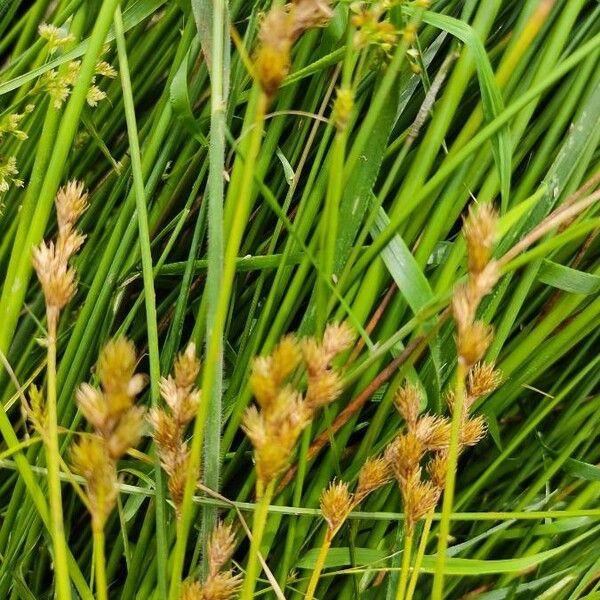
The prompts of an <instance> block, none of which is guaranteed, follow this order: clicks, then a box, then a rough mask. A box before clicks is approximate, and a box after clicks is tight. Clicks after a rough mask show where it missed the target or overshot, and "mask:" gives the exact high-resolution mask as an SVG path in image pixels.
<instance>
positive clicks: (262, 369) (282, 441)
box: [242, 323, 353, 496]
mask: <svg viewBox="0 0 600 600" xmlns="http://www.w3.org/2000/svg"><path fill="white" fill-rule="evenodd" d="M352 340H353V335H352V332H351V330H350V328H349V327H348V326H347V325H345V324H344V323H340V324H332V325H328V326H327V328H326V330H325V333H324V335H323V339H322V340H321V341H317V340H316V339H314V338H308V339H305V340H303V341H302V343H301V344H300V343H299V342H298V341H297V340H296V338H294V337H293V336H286V337H284V338H283V339H282V340H281V341H280V342H279V344H278V345H277V346H276V347H275V348H274V350H273V352H272V353H271V354H270V355H269V356H261V357H258V358H256V359H254V362H253V365H252V374H251V376H250V387H251V388H252V392H253V394H254V397H255V398H256V403H257V405H258V406H251V407H249V408H248V409H247V410H246V413H245V415H244V419H243V424H242V426H243V429H244V432H245V433H246V435H247V436H248V438H249V439H250V441H251V442H252V445H253V446H254V460H255V464H256V473H257V492H258V495H259V496H260V495H262V492H263V491H264V489H265V488H266V487H267V486H268V485H269V484H270V483H271V482H272V481H274V479H275V478H276V477H277V476H278V475H279V474H280V472H281V471H282V469H284V468H285V467H286V465H287V464H288V462H289V459H290V456H291V454H292V453H293V450H294V448H295V446H296V442H297V441H298V438H299V436H300V434H301V433H302V430H303V429H304V428H305V427H306V426H307V425H308V423H310V421H311V420H312V418H313V416H314V414H315V411H316V410H317V409H318V408H320V407H322V406H324V405H326V404H329V403H331V402H333V401H334V400H335V399H336V398H337V397H338V396H339V394H340V392H341V390H342V386H341V380H340V377H339V374H338V372H337V371H336V370H335V369H334V368H333V365H332V361H333V360H334V358H335V357H336V356H338V355H339V354H340V353H342V352H343V351H344V350H346V349H347V348H348V347H349V346H350V344H351V343H352ZM301 366H302V367H303V370H305V371H306V375H307V386H306V392H305V394H303V393H302V392H301V391H299V390H298V389H296V388H295V387H294V386H292V385H291V384H290V383H288V380H289V379H290V377H291V376H292V375H293V374H294V373H295V372H296V371H297V370H298V369H299V368H300V367H301Z"/></svg>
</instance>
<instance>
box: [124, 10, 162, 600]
mask: <svg viewBox="0 0 600 600" xmlns="http://www.w3.org/2000/svg"><path fill="white" fill-rule="evenodd" d="M114 22H115V37H116V42H117V51H118V55H119V67H120V69H119V70H120V72H121V85H122V89H123V105H124V109H125V119H126V121H127V134H128V137H129V151H130V154H131V172H132V176H133V187H134V193H135V205H136V214H137V220H138V229H139V238H140V254H141V257H142V277H143V281H144V303H145V307H146V323H147V328H148V353H149V355H150V401H151V404H152V406H157V404H158V399H159V381H160V356H159V348H158V325H157V316H156V295H155V291H154V276H153V267H152V254H151V251H150V233H149V228H148V211H147V207H146V197H145V192H144V176H143V171H142V159H141V154H140V145H139V139H138V131H137V123H136V117H135V107H134V104H133V91H132V89H131V78H130V75H129V63H128V60H127V47H126V44H125V33H124V27H123V17H122V15H121V7H120V6H119V5H117V8H116V9H115V16H114ZM154 475H155V478H156V545H157V561H156V564H157V571H158V590H159V597H160V598H162V599H164V598H166V597H167V563H168V556H169V554H168V548H167V534H166V525H165V497H164V485H163V473H162V468H161V466H160V461H159V459H158V456H157V455H156V456H155V461H154Z"/></svg>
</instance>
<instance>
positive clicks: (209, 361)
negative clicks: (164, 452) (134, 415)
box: [169, 93, 268, 600]
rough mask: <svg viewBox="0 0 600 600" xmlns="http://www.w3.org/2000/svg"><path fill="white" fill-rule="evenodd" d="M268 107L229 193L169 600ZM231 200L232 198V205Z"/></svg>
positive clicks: (173, 599) (179, 568)
mask: <svg viewBox="0 0 600 600" xmlns="http://www.w3.org/2000/svg"><path fill="white" fill-rule="evenodd" d="M267 104H268V98H267V97H266V96H265V94H264V93H260V95H259V97H258V99H257V103H256V109H255V113H254V119H253V128H252V130H251V133H250V137H249V139H248V146H247V152H246V153H245V156H244V159H245V160H244V163H243V165H242V167H243V169H242V172H241V175H240V176H239V179H238V180H237V181H236V183H235V185H234V177H233V176H232V178H231V184H230V187H229V192H228V199H229V200H231V203H230V206H232V207H233V208H232V209H231V211H232V214H231V222H228V223H227V225H228V227H229V237H228V240H227V245H226V247H225V259H224V265H223V276H222V281H221V286H220V288H219V300H218V304H217V308H216V311H215V315H214V319H213V323H212V327H211V328H210V329H209V330H208V331H207V336H208V342H207V347H206V357H205V360H204V372H203V374H202V397H203V398H204V399H205V401H204V402H200V406H199V408H198V413H197V415H196V417H195V420H194V431H193V434H192V442H191V448H190V460H189V464H188V467H187V474H186V475H187V476H186V485H185V491H184V495H183V501H182V506H181V518H180V519H179V522H178V527H177V541H176V544H175V550H174V555H173V563H172V564H173V566H172V569H171V585H170V587H169V600H178V598H179V589H180V587H181V576H182V573H183V563H184V559H185V549H186V546H187V540H188V536H189V531H190V526H191V523H192V516H193V511H194V507H193V504H192V496H193V493H194V489H195V488H196V481H197V473H198V470H199V467H200V459H201V455H202V448H203V442H204V432H205V425H206V423H207V421H208V420H210V419H209V416H210V412H209V411H210V410H212V408H214V406H213V403H212V402H211V399H212V398H213V397H214V394H215V389H218V388H215V385H216V380H217V378H218V376H219V373H218V357H219V356H220V354H221V344H222V339H223V331H224V329H225V325H226V321H227V315H228V313H229V301H230V298H231V291H232V288H233V281H234V278H235V272H236V264H237V263H236V257H237V254H238V251H239V248H240V244H241V241H242V236H243V234H244V230H245V228H246V224H247V220H248V214H249V212H250V209H251V206H252V198H253V196H252V183H253V178H254V165H255V163H256V158H257V156H258V153H259V151H260V147H261V141H262V133H263V128H264V119H265V113H266V108H267ZM234 174H235V167H234ZM232 190H233V191H232ZM232 198H233V199H235V202H234V200H232ZM211 422H212V420H211Z"/></svg>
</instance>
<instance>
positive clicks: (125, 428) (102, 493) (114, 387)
mask: <svg viewBox="0 0 600 600" xmlns="http://www.w3.org/2000/svg"><path fill="white" fill-rule="evenodd" d="M135 367H136V352H135V348H134V346H133V343H132V342H130V341H129V340H127V339H125V338H117V339H115V340H112V341H109V342H108V343H107V344H106V346H104V348H103V349H102V351H101V353H100V358H99V359H98V363H97V365H96V375H97V377H98V380H99V381H100V385H101V389H96V388H94V387H92V386H90V385H88V384H86V383H84V384H82V385H81V386H80V387H79V389H78V390H77V405H78V406H79V409H80V410H81V412H82V414H83V416H84V417H85V419H86V420H87V421H88V423H89V424H90V425H91V427H92V429H93V433H91V434H82V435H81V438H80V440H79V441H78V442H77V443H76V444H74V445H73V448H72V450H71V461H72V464H73V468H74V470H75V471H76V472H77V473H79V474H80V475H82V476H83V478H84V479H85V482H86V485H85V488H86V496H87V501H88V509H89V511H90V513H91V516H92V526H93V528H94V531H101V530H102V529H103V527H104V524H105V523H106V520H107V518H108V516H109V515H110V513H111V511H112V510H113V508H114V506H115V503H116V501H117V495H118V479H117V462H118V461H119V459H120V458H121V457H123V456H124V455H125V453H126V452H127V450H128V449H130V448H132V447H135V446H136V445H137V444H138V443H139V441H140V439H141V437H142V434H143V432H144V425H145V414H146V413H145V409H144V408H143V407H139V406H136V405H135V399H136V396H137V395H138V394H139V393H140V392H141V391H142V389H143V388H144V386H145V385H146V377H145V376H144V375H142V374H140V373H137V374H136V373H135Z"/></svg>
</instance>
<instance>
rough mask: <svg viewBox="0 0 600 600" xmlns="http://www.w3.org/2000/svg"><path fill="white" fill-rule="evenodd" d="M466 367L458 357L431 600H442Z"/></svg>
mask: <svg viewBox="0 0 600 600" xmlns="http://www.w3.org/2000/svg"><path fill="white" fill-rule="evenodd" d="M465 375H466V368H465V365H464V363H463V361H462V360H461V359H460V358H459V360H458V367H457V369H456V392H455V397H454V407H453V409H452V429H451V433H450V447H449V448H448V472H447V474H446V485H445V488H444V502H443V504H442V516H441V519H440V533H439V539H438V547H437V557H436V563H435V574H434V577H433V588H432V590H431V599H432V600H442V597H443V594H444V567H445V565H446V550H447V549H448V536H449V535H450V515H451V513H452V508H453V504H454V486H455V483H456V465H457V462H458V450H459V437H460V428H461V424H462V412H463V403H464V397H465Z"/></svg>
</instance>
